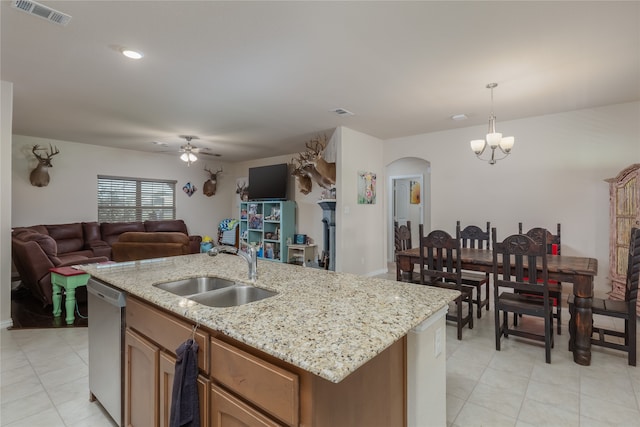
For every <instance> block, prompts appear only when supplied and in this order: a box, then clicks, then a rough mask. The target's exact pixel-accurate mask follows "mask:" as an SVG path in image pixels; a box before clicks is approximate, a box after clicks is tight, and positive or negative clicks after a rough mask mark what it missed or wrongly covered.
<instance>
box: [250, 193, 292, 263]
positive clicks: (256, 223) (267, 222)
mask: <svg viewBox="0 0 640 427" xmlns="http://www.w3.org/2000/svg"><path fill="white" fill-rule="evenodd" d="M295 217H296V204H295V202H291V201H284V202H278V201H273V202H242V203H240V248H242V247H243V245H248V244H255V245H257V246H258V248H259V249H258V257H259V258H262V259H267V260H271V261H277V262H287V255H288V250H287V246H288V245H287V239H290V240H289V241H293V234H294V233H295V229H296V222H295V221H296V220H295Z"/></svg>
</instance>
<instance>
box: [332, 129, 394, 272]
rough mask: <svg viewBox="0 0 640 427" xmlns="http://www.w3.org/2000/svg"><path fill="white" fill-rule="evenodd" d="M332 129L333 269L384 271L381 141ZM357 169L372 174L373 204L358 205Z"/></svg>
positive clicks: (383, 178) (383, 197) (383, 195)
mask: <svg viewBox="0 0 640 427" xmlns="http://www.w3.org/2000/svg"><path fill="white" fill-rule="evenodd" d="M336 132H337V133H339V142H338V167H337V169H338V172H337V174H336V175H337V182H336V187H337V188H338V192H337V193H338V196H337V203H336V244H337V249H336V257H337V258H336V271H341V272H345V273H355V274H368V275H372V274H381V273H384V272H386V271H387V265H386V259H385V253H386V250H385V246H386V235H387V233H386V230H385V228H386V227H385V217H386V215H385V194H386V173H385V167H384V165H385V163H384V162H383V141H382V140H381V139H378V138H374V137H372V136H369V135H366V134H364V133H361V132H357V131H355V130H352V129H349V128H345V127H341V128H338V129H337V131H336ZM359 171H365V172H374V173H375V174H376V181H377V182H376V185H377V187H376V193H377V194H376V203H375V204H370V205H369V204H358V172H359Z"/></svg>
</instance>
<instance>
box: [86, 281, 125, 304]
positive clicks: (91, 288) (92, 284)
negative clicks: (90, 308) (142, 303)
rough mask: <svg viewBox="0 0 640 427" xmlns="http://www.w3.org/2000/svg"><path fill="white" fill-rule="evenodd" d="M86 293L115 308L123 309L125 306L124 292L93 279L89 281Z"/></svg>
mask: <svg viewBox="0 0 640 427" xmlns="http://www.w3.org/2000/svg"><path fill="white" fill-rule="evenodd" d="M87 292H88V293H90V294H91V295H94V296H96V297H98V298H100V299H102V300H103V301H105V302H107V303H109V304H111V305H114V306H116V307H125V306H126V305H127V298H126V294H125V293H124V292H122V291H119V290H118V289H116V288H112V287H111V286H108V285H105V284H104V283H101V282H98V281H97V280H95V279H89V282H88V283H87Z"/></svg>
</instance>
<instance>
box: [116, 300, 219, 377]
mask: <svg viewBox="0 0 640 427" xmlns="http://www.w3.org/2000/svg"><path fill="white" fill-rule="evenodd" d="M126 322H127V327H129V328H132V329H135V330H136V331H138V332H140V333H141V334H142V335H144V336H145V337H147V338H149V339H150V340H152V341H153V342H155V343H157V344H158V345H159V346H160V347H163V348H165V349H167V350H169V351H170V352H171V353H172V354H175V352H176V349H177V348H178V347H179V346H180V344H182V343H183V342H185V341H186V340H187V339H189V338H191V335H192V333H193V332H192V331H193V327H192V326H191V325H190V324H189V323H188V322H187V321H182V320H179V319H176V318H174V317H171V315H169V314H166V313H164V312H162V311H161V310H159V309H156V308H154V307H151V306H150V305H147V304H143V303H140V302H139V301H137V300H136V299H134V298H128V299H127V307H126ZM195 340H196V342H197V343H198V346H199V349H198V368H200V369H201V370H202V371H204V372H209V366H208V362H209V360H208V359H207V357H206V355H207V354H208V352H209V334H207V333H206V332H204V331H202V330H200V329H198V330H197V331H196V333H195Z"/></svg>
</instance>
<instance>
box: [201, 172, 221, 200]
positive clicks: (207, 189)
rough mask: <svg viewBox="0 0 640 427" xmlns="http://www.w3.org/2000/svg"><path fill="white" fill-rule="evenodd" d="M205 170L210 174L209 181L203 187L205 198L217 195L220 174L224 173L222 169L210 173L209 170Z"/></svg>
mask: <svg viewBox="0 0 640 427" xmlns="http://www.w3.org/2000/svg"><path fill="white" fill-rule="evenodd" d="M204 170H205V171H206V172H207V173H209V179H208V180H206V181H205V182H204V184H203V185H202V192H203V193H204V195H205V196H207V197H211V196H213V195H214V194H216V185H217V183H218V174H220V173H222V168H220V169H218V170H217V171H215V172H212V171H210V170H209V169H207V168H204Z"/></svg>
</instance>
